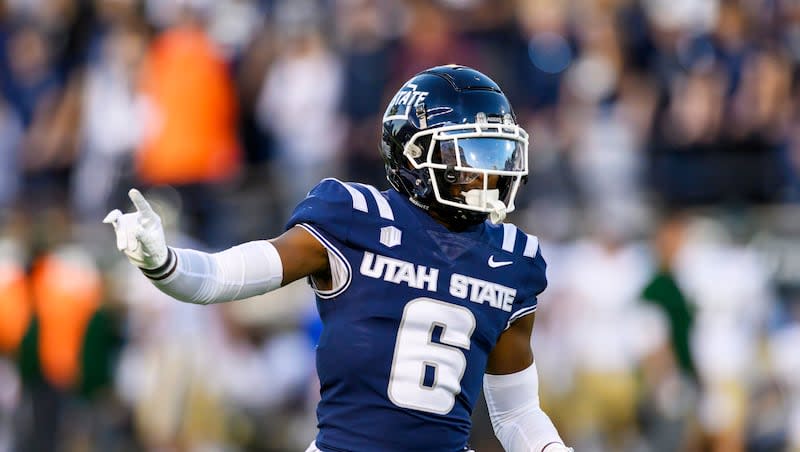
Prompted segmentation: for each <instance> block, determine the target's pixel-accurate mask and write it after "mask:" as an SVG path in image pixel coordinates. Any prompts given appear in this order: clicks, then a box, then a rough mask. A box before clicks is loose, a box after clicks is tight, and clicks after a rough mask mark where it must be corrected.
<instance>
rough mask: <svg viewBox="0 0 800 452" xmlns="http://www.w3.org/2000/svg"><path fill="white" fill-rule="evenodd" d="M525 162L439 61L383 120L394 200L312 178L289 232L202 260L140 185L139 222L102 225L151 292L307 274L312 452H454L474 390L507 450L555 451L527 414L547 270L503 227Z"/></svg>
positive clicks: (477, 94)
mask: <svg viewBox="0 0 800 452" xmlns="http://www.w3.org/2000/svg"><path fill="white" fill-rule="evenodd" d="M527 151H528V134H527V133H526V132H525V131H524V130H523V129H522V128H521V127H520V126H519V125H517V123H516V119H515V117H514V113H513V112H512V110H511V105H509V102H508V100H507V98H506V96H505V95H504V94H503V92H502V91H501V90H500V88H499V87H498V86H497V84H496V83H495V82H493V81H492V80H491V79H490V78H489V77H487V76H486V75H484V74H482V73H480V72H478V71H476V70H474V69H470V68H467V67H463V66H455V65H450V66H440V67H435V68H431V69H428V70H426V71H423V72H421V73H419V74H417V75H416V76H414V77H413V78H411V79H410V80H409V81H408V82H406V84H405V85H403V87H402V88H400V90H399V91H398V92H397V94H396V95H395V96H394V98H393V99H392V100H391V102H390V104H389V106H388V108H387V109H386V113H385V114H384V118H383V131H382V141H381V153H382V155H383V158H384V161H385V163H386V173H387V177H388V180H389V182H390V183H391V186H392V189H390V190H387V191H384V192H380V191H378V190H377V189H376V188H374V187H372V186H369V185H363V184H358V183H349V182H341V181H339V180H336V179H325V180H323V181H322V182H320V183H319V184H318V185H317V186H316V187H314V188H313V189H312V190H311V191H310V192H309V194H308V196H307V197H306V198H305V200H303V201H302V202H301V203H300V204H299V205H298V206H297V208H296V209H295V210H294V213H293V214H292V216H291V218H290V219H289V221H288V224H287V226H286V232H285V233H283V234H282V235H280V236H279V237H277V238H274V239H271V240H259V241H254V242H249V243H245V244H242V245H238V246H235V247H233V248H230V249H228V250H225V251H222V252H219V253H215V254H209V253H203V252H199V251H195V250H191V249H177V248H171V247H168V246H167V245H166V243H165V238H164V232H163V230H162V227H161V221H160V219H159V217H158V216H157V215H156V213H155V212H153V210H152V208H151V207H150V205H149V204H148V203H147V201H146V200H145V199H144V198H143V197H142V195H141V194H140V193H139V192H138V191H136V190H131V191H130V197H131V200H132V201H133V204H134V206H135V207H136V211H135V212H133V213H128V214H122V212H120V211H119V210H114V211H112V212H111V213H109V215H108V216H107V218H106V220H105V221H106V222H108V223H111V224H112V225H113V226H114V229H115V230H116V236H117V247H118V248H119V249H120V250H121V251H123V252H124V253H125V254H126V255H127V256H128V258H129V259H130V260H131V261H132V262H133V263H134V264H135V265H136V266H138V267H139V268H141V270H142V272H143V273H144V274H145V275H146V276H147V277H148V278H150V280H151V281H152V282H153V284H155V285H156V286H157V287H158V288H159V289H161V290H162V291H163V292H165V293H167V294H169V295H171V296H173V297H175V298H176V299H178V300H182V301H185V302H189V303H199V304H208V303H218V302H225V301H230V300H236V299H242V298H247V297H252V296H254V295H258V294H262V293H265V292H267V291H270V290H275V289H278V288H279V287H281V286H282V285H285V284H288V283H290V282H292V281H295V280H297V279H299V278H304V277H307V278H308V280H309V282H310V284H311V286H312V288H313V289H314V291H315V292H316V297H317V307H318V310H319V314H320V316H321V318H322V323H323V330H322V335H321V337H320V339H319V345H318V348H317V371H318V373H319V379H320V383H321V390H320V392H321V400H320V402H319V406H318V408H317V417H318V426H319V433H318V435H317V438H316V441H315V442H314V443H312V445H311V446H310V447H309V449H308V450H309V451H317V450H319V451H325V452H328V451H331V452H332V451H363V452H371V451H451V452H455V451H464V450H468V444H467V441H468V438H469V434H470V427H471V421H470V415H471V414H472V409H473V407H474V405H475V402H476V400H477V399H478V397H479V394H480V390H481V387H483V390H484V392H485V396H486V400H487V403H488V407H489V414H490V417H491V421H492V425H493V427H494V431H495V433H496V435H497V437H498V438H499V440H500V442H501V443H502V444H503V446H504V447H505V449H506V450H508V451H515V452H516V451H536V452H539V451H544V452H557V451H566V450H571V449H569V448H567V447H565V446H564V444H563V442H562V440H561V438H560V437H559V435H558V432H557V431H556V429H555V427H554V426H553V424H552V422H551V421H550V419H549V418H548V416H547V415H546V414H545V413H544V412H543V411H542V410H541V408H540V407H539V397H538V377H537V371H536V364H535V362H534V359H533V355H532V352H531V346H530V338H531V332H532V329H533V324H534V312H535V310H536V304H537V295H538V294H539V293H540V292H542V291H543V290H544V288H545V286H546V284H547V282H546V278H545V261H544V259H543V258H542V254H541V251H540V250H539V243H538V240H537V238H536V237H535V236H533V235H529V234H526V233H524V232H522V231H521V230H519V229H518V228H517V227H515V226H514V225H513V224H510V223H503V222H502V221H503V219H504V217H505V216H506V213H507V212H511V211H512V210H514V199H515V197H516V195H517V192H518V190H519V188H520V185H521V184H522V183H523V182H524V180H525V177H526V175H527V173H528V155H527V154H528V153H527ZM266 378H269V377H268V376H267V377H266Z"/></svg>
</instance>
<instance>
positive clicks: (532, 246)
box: [522, 234, 539, 257]
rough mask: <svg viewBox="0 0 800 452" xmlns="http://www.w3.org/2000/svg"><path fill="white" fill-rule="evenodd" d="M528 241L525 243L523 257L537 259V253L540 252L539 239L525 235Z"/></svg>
mask: <svg viewBox="0 0 800 452" xmlns="http://www.w3.org/2000/svg"><path fill="white" fill-rule="evenodd" d="M525 235H526V237H527V239H526V241H525V251H523V252H522V255H523V256H525V257H536V252H537V251H539V238H538V237H536V236H535V235H530V234H525Z"/></svg>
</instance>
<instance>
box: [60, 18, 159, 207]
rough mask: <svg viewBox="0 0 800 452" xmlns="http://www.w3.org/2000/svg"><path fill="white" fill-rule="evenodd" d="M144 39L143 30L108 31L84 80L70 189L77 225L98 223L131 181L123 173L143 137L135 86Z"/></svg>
mask: <svg viewBox="0 0 800 452" xmlns="http://www.w3.org/2000/svg"><path fill="white" fill-rule="evenodd" d="M145 39H146V35H145V34H144V32H143V30H142V29H141V27H137V26H135V25H128V26H126V25H121V26H117V27H114V28H112V29H111V30H109V31H108V32H107V33H106V34H105V37H104V38H103V39H102V40H101V45H100V46H101V50H100V54H99V57H98V58H97V59H96V60H94V61H93V62H92V63H91V64H90V65H89V67H88V68H87V70H86V73H85V75H84V76H83V77H84V86H83V99H82V107H81V113H82V120H81V124H82V133H81V152H80V155H79V158H78V162H77V164H76V170H75V174H74V179H73V183H72V187H73V205H74V208H75V210H76V212H77V213H78V218H79V219H81V220H84V221H87V222H88V221H91V222H97V221H98V220H100V219H102V217H103V216H104V215H105V213H106V212H107V211H108V208H107V207H108V205H109V203H108V200H109V197H110V196H111V195H112V194H113V190H114V187H115V186H116V184H118V183H119V182H120V180H131V177H132V175H130V174H124V173H125V172H126V171H129V170H127V169H126V167H129V166H130V163H131V161H132V155H133V152H134V150H135V149H136V147H137V146H138V144H139V140H140V138H141V132H142V131H141V124H142V119H143V118H142V111H141V105H140V103H139V100H138V99H137V96H136V94H137V90H136V83H137V81H138V76H139V66H140V62H141V59H142V56H143V54H144V48H145V45H146V41H145ZM125 176H127V177H125Z"/></svg>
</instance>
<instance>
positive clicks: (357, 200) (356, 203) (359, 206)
mask: <svg viewBox="0 0 800 452" xmlns="http://www.w3.org/2000/svg"><path fill="white" fill-rule="evenodd" d="M325 181H333V182H336V183H338V184H339V185H341V186H342V187H344V188H345V189H346V190H347V192H348V193H350V197H351V198H352V200H353V209H355V210H360V211H361V212H365V213H366V212H369V208H368V207H367V198H366V197H365V196H364V194H363V193H361V192H360V191H359V190H358V189H356V188H355V187H353V186H352V185H351V184H349V183H345V182H342V181H340V180H339V179H335V178H333V177H329V178H327V179H324V180H323V182H325Z"/></svg>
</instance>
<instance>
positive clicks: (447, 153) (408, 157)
mask: <svg viewBox="0 0 800 452" xmlns="http://www.w3.org/2000/svg"><path fill="white" fill-rule="evenodd" d="M381 155H382V156H383V159H384V162H385V164H386V175H387V178H388V179H389V182H390V183H391V184H392V186H393V187H394V188H395V189H396V190H397V191H399V192H401V193H405V194H407V195H408V196H409V199H410V200H411V201H412V202H413V203H415V204H416V205H418V206H420V207H422V208H425V209H429V210H432V211H435V212H436V214H437V215H438V216H440V217H442V218H443V219H445V220H446V221H447V222H448V224H450V225H452V226H456V227H459V226H469V225H474V224H477V223H481V222H483V221H484V220H485V219H486V218H487V216H488V217H489V218H490V220H491V221H492V222H494V223H499V222H501V221H502V220H503V219H504V218H505V216H506V213H507V212H511V211H513V210H514V198H515V197H516V195H517V191H518V190H519V186H520V183H521V182H522V181H523V180H524V179H525V177H526V176H527V174H528V134H527V133H526V132H525V131H524V130H523V129H522V128H521V127H520V126H518V125H517V122H516V118H515V117H514V112H513V111H512V109H511V105H510V104H509V102H508V99H507V98H506V96H505V94H503V92H502V91H501V90H500V87H499V86H497V84H496V83H495V82H494V81H492V79H490V78H489V77H487V76H486V75H484V74H482V73H480V72H478V71H476V70H474V69H471V68H468V67H465V66H457V65H448V66H438V67H434V68H431V69H428V70H425V71H423V72H420V73H419V74H417V75H415V76H414V77H412V78H411V79H410V80H409V81H407V82H406V83H405V84H404V85H403V87H402V88H400V90H399V91H398V92H397V94H395V96H394V97H393V98H392V100H391V101H390V102H389V106H388V108H387V109H386V113H384V115H383V133H382V139H381Z"/></svg>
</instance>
